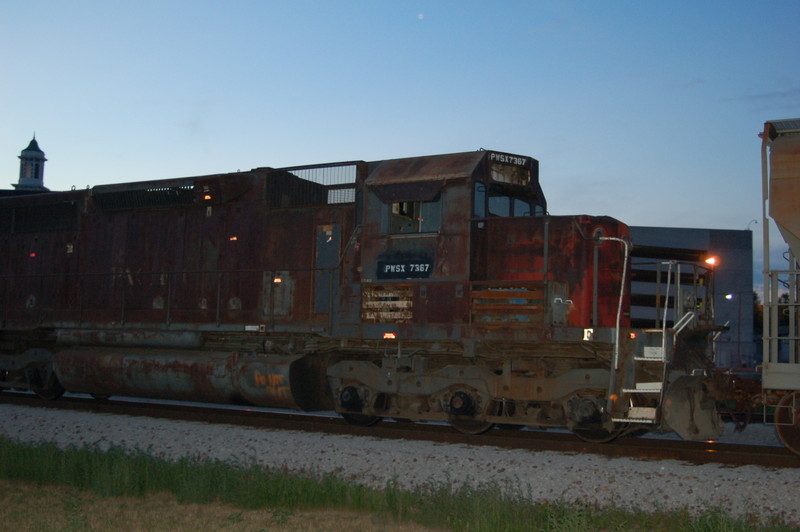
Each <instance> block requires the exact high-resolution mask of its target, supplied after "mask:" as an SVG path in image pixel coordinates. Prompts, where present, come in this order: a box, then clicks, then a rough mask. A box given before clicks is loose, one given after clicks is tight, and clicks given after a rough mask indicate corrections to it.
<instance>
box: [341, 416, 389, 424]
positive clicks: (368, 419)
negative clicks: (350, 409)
mask: <svg viewBox="0 0 800 532" xmlns="http://www.w3.org/2000/svg"><path fill="white" fill-rule="evenodd" d="M339 415H340V416H342V419H344V420H345V421H347V422H348V423H350V424H351V425H355V426H356V427H371V426H372V425H375V424H376V423H380V421H381V419H383V418H381V417H379V416H368V415H366V414H339Z"/></svg>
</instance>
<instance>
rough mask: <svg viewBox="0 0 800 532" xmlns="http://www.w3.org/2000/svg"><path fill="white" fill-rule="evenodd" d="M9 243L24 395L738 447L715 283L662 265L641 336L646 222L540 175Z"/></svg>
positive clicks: (165, 183) (113, 205) (450, 180)
mask: <svg viewBox="0 0 800 532" xmlns="http://www.w3.org/2000/svg"><path fill="white" fill-rule="evenodd" d="M0 239H2V246H0V294H1V295H0V298H1V300H2V304H1V305H0V350H1V351H0V352H1V353H2V355H1V356H0V386H2V388H6V389H29V390H33V391H34V392H36V393H37V394H39V395H41V396H42V397H45V398H48V399H55V398H57V397H59V396H60V395H61V394H62V393H63V392H64V391H65V390H66V391H70V392H78V393H87V394H91V395H92V396H94V397H96V398H104V397H108V396H112V395H115V396H121V395H124V396H141V397H153V398H163V399H177V400H188V401H204V402H226V403H241V404H251V405H260V406H271V407H282V408H293V409H300V410H307V411H310V410H335V411H336V412H337V413H338V414H340V415H341V416H342V417H343V418H344V419H346V420H347V421H348V422H350V423H354V424H357V425H365V426H367V425H371V424H373V423H376V422H378V421H380V420H381V419H383V418H394V419H402V420H410V421H414V422H427V421H444V422H447V423H449V424H451V425H452V426H453V427H454V428H455V429H457V430H459V431H462V432H465V433H469V434H478V433H482V432H484V431H487V430H489V429H490V428H492V427H493V426H495V425H497V424H501V425H504V426H518V427H538V428H548V427H566V428H568V429H570V430H571V431H573V432H574V433H575V434H577V435H578V436H579V437H581V438H583V439H586V440H589V441H596V442H606V441H611V440H613V439H615V438H617V437H619V436H621V435H624V434H635V433H639V432H642V431H646V430H656V431H675V432H677V433H678V434H679V435H680V436H682V437H683V438H687V439H713V438H716V437H718V436H719V435H720V433H721V432H722V423H721V422H720V418H719V415H718V413H717V411H716V407H715V386H714V380H713V375H712V368H713V362H712V360H711V346H712V344H713V342H712V341H711V340H712V338H713V335H714V334H715V333H717V332H719V330H720V328H719V327H718V326H716V325H715V324H714V322H713V305H712V301H713V298H712V297H711V293H710V291H711V286H712V283H711V274H712V272H711V271H710V270H703V271H702V272H701V273H700V274H697V273H694V274H691V275H690V274H687V273H686V271H687V270H685V269H683V270H682V269H681V268H682V264H681V263H680V261H676V260H670V261H665V262H663V263H660V264H659V266H658V269H657V270H658V279H659V283H660V284H659V291H658V294H657V297H658V299H659V301H660V303H659V315H658V318H657V319H656V320H655V321H654V324H653V326H652V327H647V328H637V329H634V328H632V327H631V316H630V310H631V306H632V302H631V292H630V286H631V282H632V281H631V272H630V262H631V253H632V250H633V244H632V242H631V240H630V237H629V230H628V227H627V226H626V225H625V224H623V223H622V222H620V221H618V220H615V219H613V218H610V217H606V216H589V215H576V216H554V215H550V214H549V213H548V211H547V202H546V199H545V196H544V194H543V192H542V189H541V187H540V184H539V167H538V161H537V160H536V159H534V158H532V157H529V156H520V155H514V154H509V153H502V152H497V151H489V150H478V151H473V152H464V153H454V154H445V155H433V156H422V157H410V158H401V159H391V160H383V161H374V162H365V161H351V162H342V163H332V164H323V165H309V166H298V167H291V168H268V167H264V168H256V169H253V170H251V171H244V172H235V173H228V174H219V175H206V176H199V177H188V178H179V179H168V180H158V181H144V182H136V183H126V184H114V185H103V186H95V187H92V188H90V189H86V190H71V191H65V192H47V193H42V194H32V195H21V196H13V197H4V198H0ZM693 271H696V270H693ZM654 275H655V272H654Z"/></svg>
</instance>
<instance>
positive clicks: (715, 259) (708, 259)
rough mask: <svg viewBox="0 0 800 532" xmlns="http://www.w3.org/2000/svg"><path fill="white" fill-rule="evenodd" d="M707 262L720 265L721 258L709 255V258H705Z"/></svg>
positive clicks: (710, 264) (711, 264)
mask: <svg viewBox="0 0 800 532" xmlns="http://www.w3.org/2000/svg"><path fill="white" fill-rule="evenodd" d="M705 262H706V264H708V265H709V266H718V265H719V258H717V257H708V258H707V259H706V260H705Z"/></svg>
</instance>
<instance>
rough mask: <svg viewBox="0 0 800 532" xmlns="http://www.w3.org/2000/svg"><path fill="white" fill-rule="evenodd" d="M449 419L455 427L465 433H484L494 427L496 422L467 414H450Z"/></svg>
mask: <svg viewBox="0 0 800 532" xmlns="http://www.w3.org/2000/svg"><path fill="white" fill-rule="evenodd" d="M447 421H448V423H450V425H451V426H452V427H453V428H454V429H456V430H457V431H458V432H463V433H464V434H483V433H484V432H486V431H488V430H489V429H491V428H492V427H494V423H492V422H490V421H482V420H480V419H475V418H472V417H465V416H456V415H450V416H449V417H448V418H447Z"/></svg>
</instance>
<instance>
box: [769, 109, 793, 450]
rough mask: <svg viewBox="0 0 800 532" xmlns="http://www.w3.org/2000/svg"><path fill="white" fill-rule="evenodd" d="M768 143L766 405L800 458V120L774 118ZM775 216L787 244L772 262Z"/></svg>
mask: <svg viewBox="0 0 800 532" xmlns="http://www.w3.org/2000/svg"><path fill="white" fill-rule="evenodd" d="M759 136H760V137H761V139H762V149H761V160H762V192H763V194H762V224H761V227H762V230H763V235H762V236H763V242H764V246H763V249H764V255H763V260H764V285H763V286H764V293H763V302H764V313H763V320H764V321H763V331H764V332H763V340H762V341H763V364H762V366H761V382H762V394H761V396H762V404H763V406H764V408H765V411H766V410H770V411H772V412H774V414H773V416H772V420H773V422H774V423H775V429H776V432H777V433H778V437H779V438H780V440H781V442H782V443H783V444H784V445H785V446H786V447H787V448H789V449H791V450H792V451H794V452H795V453H798V454H800V344H799V343H798V340H800V266H799V265H798V257H800V118H795V119H786V120H770V121H768V122H766V123H765V124H764V129H763V131H762V132H761V133H760V134H759ZM770 218H771V219H772V220H773V221H774V223H775V225H776V226H777V229H778V230H779V232H780V236H781V237H782V238H783V243H784V244H785V245H786V252H785V254H784V257H785V258H786V261H785V262H782V263H779V264H774V262H772V263H771V257H770V236H771V235H770V222H769V220H770Z"/></svg>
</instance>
